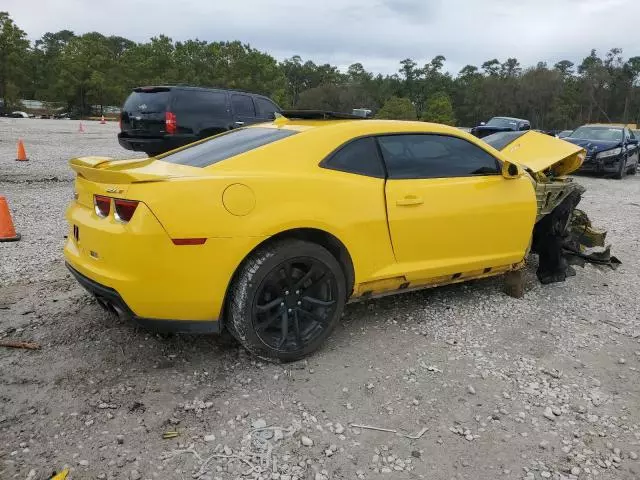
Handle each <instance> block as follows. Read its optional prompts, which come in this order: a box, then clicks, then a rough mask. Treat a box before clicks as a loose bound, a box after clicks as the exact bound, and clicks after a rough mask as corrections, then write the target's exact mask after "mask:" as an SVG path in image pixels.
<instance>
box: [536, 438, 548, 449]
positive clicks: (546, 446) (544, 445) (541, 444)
mask: <svg viewBox="0 0 640 480" xmlns="http://www.w3.org/2000/svg"><path fill="white" fill-rule="evenodd" d="M538 446H539V447H540V448H541V449H542V450H547V449H548V448H549V442H548V441H547V440H542V441H541V442H540V444H539V445H538Z"/></svg>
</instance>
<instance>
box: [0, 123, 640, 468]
mask: <svg viewBox="0 0 640 480" xmlns="http://www.w3.org/2000/svg"><path fill="white" fill-rule="evenodd" d="M0 122H2V123H0V165H1V166H0V194H2V195H5V196H6V197H7V199H8V201H9V203H10V205H11V208H12V211H13V215H14V221H15V223H16V228H17V230H18V231H20V232H21V233H22V234H23V236H24V239H23V240H22V241H21V242H18V243H15V244H1V243H0V279H1V280H0V281H1V282H2V283H1V284H0V339H3V338H8V339H15V340H27V341H35V342H38V343H40V344H41V345H42V349H41V350H39V351H26V350H10V349H5V348H0V478H2V479H4V478H20V479H23V478H31V479H44V478H48V475H49V474H50V473H51V472H52V471H54V470H59V469H61V468H62V467H64V466H68V467H69V468H71V470H72V473H71V476H70V478H71V479H72V480H75V479H85V478H101V479H116V478H117V479H127V478H129V479H131V478H137V479H155V478H161V479H183V478H184V479H186V478H198V479H201V480H207V479H210V480H214V479H225V480H226V479H235V478H253V479H276V480H278V479H279V480H287V479H288V480H294V479H297V480H302V479H305V480H307V479H314V480H325V479H340V478H345V479H347V478H348V479H353V478H358V479H378V478H383V479H391V478H393V479H396V478H398V479H415V478H424V479H435V480H440V479H442V480H449V479H454V478H455V479H474V480H477V479H487V480H494V479H498V478H505V479H535V480H538V479H542V478H551V479H556V480H560V479H579V480H581V479H637V478H640V463H639V462H638V452H640V382H639V381H638V380H639V375H640V307H639V305H638V302H637V298H638V295H639V293H640V291H639V288H638V285H639V282H640V267H639V265H640V249H639V247H640V244H639V243H640V176H637V177H629V178H627V179H625V180H624V181H615V180H609V179H600V178H591V177H583V176H579V177H576V178H577V181H579V182H581V183H582V184H584V185H585V186H586V187H587V193H586V194H585V198H584V200H583V202H582V204H581V206H582V208H583V209H585V210H586V211H587V212H588V213H589V215H590V216H591V218H592V219H593V220H594V221H595V222H596V223H597V224H599V225H601V226H603V227H605V228H607V229H608V231H609V240H610V241H611V243H612V244H613V245H614V253H615V254H616V255H617V256H618V257H619V258H620V259H621V260H622V262H623V265H622V266H621V267H620V268H619V269H618V270H617V271H615V272H614V271H611V270H608V269H600V268H596V267H593V266H587V267H585V268H584V269H580V268H578V269H577V276H576V277H573V278H570V279H569V280H568V281H567V282H565V283H561V284H555V285H550V286H542V285H539V284H538V283H537V282H536V280H535V275H534V271H535V262H536V259H535V258H532V259H530V265H529V266H528V267H527V270H526V278H527V288H526V294H525V296H524V298H523V299H519V300H518V299H513V298H510V297H506V296H505V295H504V294H503V293H501V282H500V280H499V279H489V280H483V281H476V282H472V283H468V284H463V285H456V286H450V287H445V288H440V289H434V290H429V291H423V292H418V293H411V294H405V295H401V296H396V297H390V298H385V299H381V300H377V301H369V302H366V303H360V304H355V305H351V306H349V307H348V308H347V309H346V311H345V317H344V321H343V322H342V323H341V325H340V326H339V328H337V329H336V331H335V332H334V334H333V336H332V337H331V339H330V341H329V342H328V343H327V345H326V346H325V347H324V348H323V349H322V350H321V351H319V352H318V353H317V354H316V355H314V356H313V357H311V358H309V359H308V360H307V361H305V362H298V363H295V364H289V365H272V364H264V363H261V362H258V361H256V360H254V359H252V358H251V357H248V356H247V355H246V354H245V353H244V352H243V351H242V350H239V349H237V348H236V347H235V346H233V345H226V344H223V343H220V342H218V341H217V340H214V339H212V338H209V337H185V336H171V337H163V336H158V335H153V334H149V333H146V332H144V331H142V330H139V329H137V328H135V327H134V326H132V325H130V324H127V323H124V322H121V321H120V320H117V319H115V318H112V317H110V316H109V315H107V314H105V313H103V312H102V310H101V309H100V308H99V307H98V306H97V305H96V304H95V303H94V302H93V301H92V300H91V299H90V298H89V297H88V296H87V295H86V294H85V293H84V292H83V291H82V290H81V289H80V288H79V287H78V286H77V285H76V283H75V282H74V281H73V280H72V279H70V278H69V275H68V274H67V273H66V272H65V269H64V267H63V266H62V262H61V252H60V251H61V248H62V236H63V235H64V234H65V230H66V227H65V225H64V221H63V218H62V215H63V212H64V208H65V206H66V204H67V203H68V201H69V199H70V198H71V194H72V183H71V182H70V181H69V180H70V179H71V178H72V176H71V174H70V172H69V171H68V169H67V166H66V161H67V160H68V158H70V157H72V156H76V155H87V154H101V155H110V156H118V157H125V156H127V155H128V152H126V151H125V150H122V149H121V148H120V147H119V146H118V145H117V142H116V140H115V133H116V131H117V127H116V126H115V125H107V126H105V125H99V124H97V123H95V124H94V123H91V124H87V125H86V127H87V133H86V134H83V135H80V134H77V132H76V129H77V126H78V125H77V122H68V121H47V120H0ZM6 126H8V127H7V128H5V127H6ZM92 132H96V133H92ZM18 136H20V137H23V138H24V139H25V141H26V148H27V153H28V154H29V156H30V157H31V160H30V161H29V163H28V164H18V163H17V162H15V161H14V159H13V157H14V155H15V141H16V137H18ZM51 177H57V178H58V180H53V179H51ZM621 360H623V361H621ZM353 424H361V425H370V426H375V427H381V428H385V429H391V430H397V431H398V432H399V433H401V434H406V435H408V436H418V434H419V433H421V432H423V433H422V435H421V436H419V438H417V439H411V438H408V437H407V436H402V435H397V434H394V433H391V432H383V431H377V430H371V429H367V428H362V427H353V426H352V425H353ZM425 428H426V431H423V429H425ZM169 432H176V433H177V436H175V435H174V434H171V435H165V436H167V437H169V438H166V439H165V438H163V434H167V433H169Z"/></svg>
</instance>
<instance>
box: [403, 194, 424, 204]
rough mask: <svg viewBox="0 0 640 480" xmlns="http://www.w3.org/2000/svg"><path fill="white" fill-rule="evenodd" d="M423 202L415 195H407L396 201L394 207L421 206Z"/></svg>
mask: <svg viewBox="0 0 640 480" xmlns="http://www.w3.org/2000/svg"><path fill="white" fill-rule="evenodd" d="M423 203H424V200H423V199H422V197H418V196H416V195H407V196H406V197H404V198H402V199H400V200H396V205H397V206H399V207H409V206H411V205H422V204H423Z"/></svg>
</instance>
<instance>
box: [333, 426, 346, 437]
mask: <svg viewBox="0 0 640 480" xmlns="http://www.w3.org/2000/svg"><path fill="white" fill-rule="evenodd" d="M333 431H334V432H335V433H336V435H342V434H343V433H344V427H343V426H342V424H340V423H336V426H335V429H334V430H333Z"/></svg>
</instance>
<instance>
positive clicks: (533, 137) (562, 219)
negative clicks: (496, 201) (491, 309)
mask: <svg viewBox="0 0 640 480" xmlns="http://www.w3.org/2000/svg"><path fill="white" fill-rule="evenodd" d="M483 140H484V141H486V142H487V143H489V144H490V145H491V146H493V147H494V148H496V149H498V150H500V151H502V152H503V153H505V154H506V155H508V156H509V157H510V158H512V159H513V160H515V161H516V162H519V163H520V164H521V165H522V166H523V167H524V168H525V170H526V172H527V173H528V175H529V176H530V178H531V180H532V182H533V184H534V188H535V190H536V197H537V202H538V215H537V218H536V224H535V227H534V230H533V238H532V242H531V252H532V253H536V254H537V255H538V257H539V264H538V269H537V272H536V274H537V276H538V279H539V280H540V282H541V283H543V284H548V283H554V282H562V281H564V280H565V279H566V278H567V277H570V276H573V275H575V270H574V269H573V267H572V265H579V266H584V265H585V264H586V263H592V264H595V265H607V266H609V267H610V268H612V269H615V268H617V266H618V265H620V263H621V262H620V260H618V259H617V258H616V257H614V256H612V255H611V246H610V245H607V244H606V243H605V239H606V234H607V232H606V231H604V230H601V229H598V228H595V227H593V226H592V224H591V221H590V220H589V217H588V216H587V214H586V213H585V212H584V211H582V210H579V209H577V208H576V207H577V205H578V203H580V200H581V198H582V194H583V193H584V191H585V188H584V187H583V186H582V185H580V184H578V183H576V182H575V181H573V179H572V178H568V177H567V176H566V175H568V174H570V173H571V172H573V171H575V170H577V169H578V168H580V166H581V165H582V162H583V161H584V158H585V151H584V149H582V148H581V147H579V146H576V145H573V144H569V143H567V142H559V141H558V140H557V139H555V138H553V137H549V136H547V135H543V134H540V133H537V132H532V131H529V132H500V133H495V134H493V135H490V136H488V137H485V138H484V139H483ZM558 159H560V160H558ZM554 160H556V161H554Z"/></svg>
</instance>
